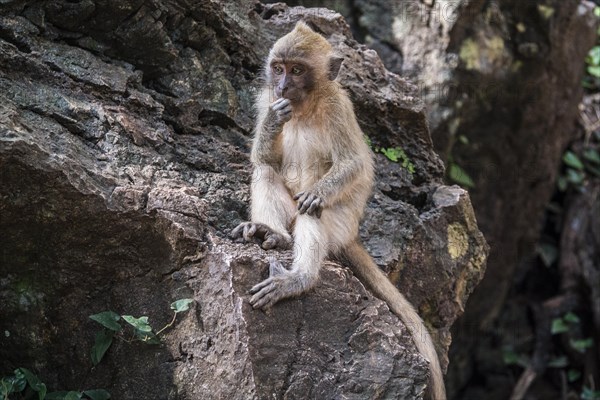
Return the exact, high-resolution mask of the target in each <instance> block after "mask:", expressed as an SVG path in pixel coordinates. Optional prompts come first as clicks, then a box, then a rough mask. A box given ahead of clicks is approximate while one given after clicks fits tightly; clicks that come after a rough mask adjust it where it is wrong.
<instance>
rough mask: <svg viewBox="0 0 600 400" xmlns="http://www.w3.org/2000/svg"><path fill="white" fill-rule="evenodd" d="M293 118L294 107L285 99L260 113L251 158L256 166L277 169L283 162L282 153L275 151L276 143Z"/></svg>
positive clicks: (277, 101)
mask: <svg viewBox="0 0 600 400" xmlns="http://www.w3.org/2000/svg"><path fill="white" fill-rule="evenodd" d="M291 117H292V106H291V104H290V101H289V100H288V99H284V98H280V99H277V100H275V101H274V102H273V103H271V104H270V105H269V106H268V108H267V109H266V111H264V112H263V111H261V112H260V114H259V118H258V123H257V126H256V135H255V138H254V145H253V146H252V154H251V156H250V158H251V160H252V162H253V163H254V164H255V165H270V166H272V167H276V166H277V165H278V164H279V163H280V162H281V159H280V157H281V151H277V149H275V145H276V144H275V142H276V138H277V136H278V135H279V134H280V133H281V132H282V130H283V124H285V123H286V122H287V121H289V120H290V118H291Z"/></svg>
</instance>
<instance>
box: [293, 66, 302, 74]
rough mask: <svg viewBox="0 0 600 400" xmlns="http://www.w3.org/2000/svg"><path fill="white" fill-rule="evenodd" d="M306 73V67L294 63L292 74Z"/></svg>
mask: <svg viewBox="0 0 600 400" xmlns="http://www.w3.org/2000/svg"><path fill="white" fill-rule="evenodd" d="M303 73H304V68H302V67H301V66H299V65H294V66H293V67H292V74H294V75H302V74H303Z"/></svg>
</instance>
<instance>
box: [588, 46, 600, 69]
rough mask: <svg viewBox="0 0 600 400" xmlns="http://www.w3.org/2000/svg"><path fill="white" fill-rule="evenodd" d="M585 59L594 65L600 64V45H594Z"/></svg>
mask: <svg viewBox="0 0 600 400" xmlns="http://www.w3.org/2000/svg"><path fill="white" fill-rule="evenodd" d="M585 61H586V62H587V63H588V64H589V65H592V66H598V65H600V46H594V47H592V48H591V49H590V51H589V52H588V55H587V58H586V59H585Z"/></svg>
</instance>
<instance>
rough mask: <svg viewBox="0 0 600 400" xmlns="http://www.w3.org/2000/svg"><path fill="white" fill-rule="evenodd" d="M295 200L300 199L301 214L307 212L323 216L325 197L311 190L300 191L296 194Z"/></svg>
mask: <svg viewBox="0 0 600 400" xmlns="http://www.w3.org/2000/svg"><path fill="white" fill-rule="evenodd" d="M294 200H297V201H298V212H299V213H300V214H304V213H307V214H308V215H314V216H315V217H317V218H321V212H322V211H323V199H322V198H321V197H319V196H317V195H316V194H313V193H311V192H300V193H297V194H296V195H295V196H294Z"/></svg>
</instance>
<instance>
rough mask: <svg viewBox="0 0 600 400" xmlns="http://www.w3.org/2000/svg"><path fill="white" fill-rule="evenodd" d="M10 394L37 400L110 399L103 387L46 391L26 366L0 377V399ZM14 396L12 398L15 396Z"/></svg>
mask: <svg viewBox="0 0 600 400" xmlns="http://www.w3.org/2000/svg"><path fill="white" fill-rule="evenodd" d="M11 395H15V396H20V397H18V398H21V399H35V398H37V399H39V400H80V399H89V400H108V399H110V393H108V392H107V391H106V390H104V389H93V390H84V391H82V392H78V391H70V392H64V391H63V392H50V393H47V390H46V385H45V384H44V383H43V382H42V381H41V380H40V379H39V378H38V377H37V376H36V375H35V374H34V373H33V372H31V371H30V370H28V369H27V368H17V369H15V371H14V374H13V375H10V376H5V377H2V379H0V399H2V400H8V399H10V398H11V397H10V396H11ZM15 396H13V397H12V398H17V397H15Z"/></svg>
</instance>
